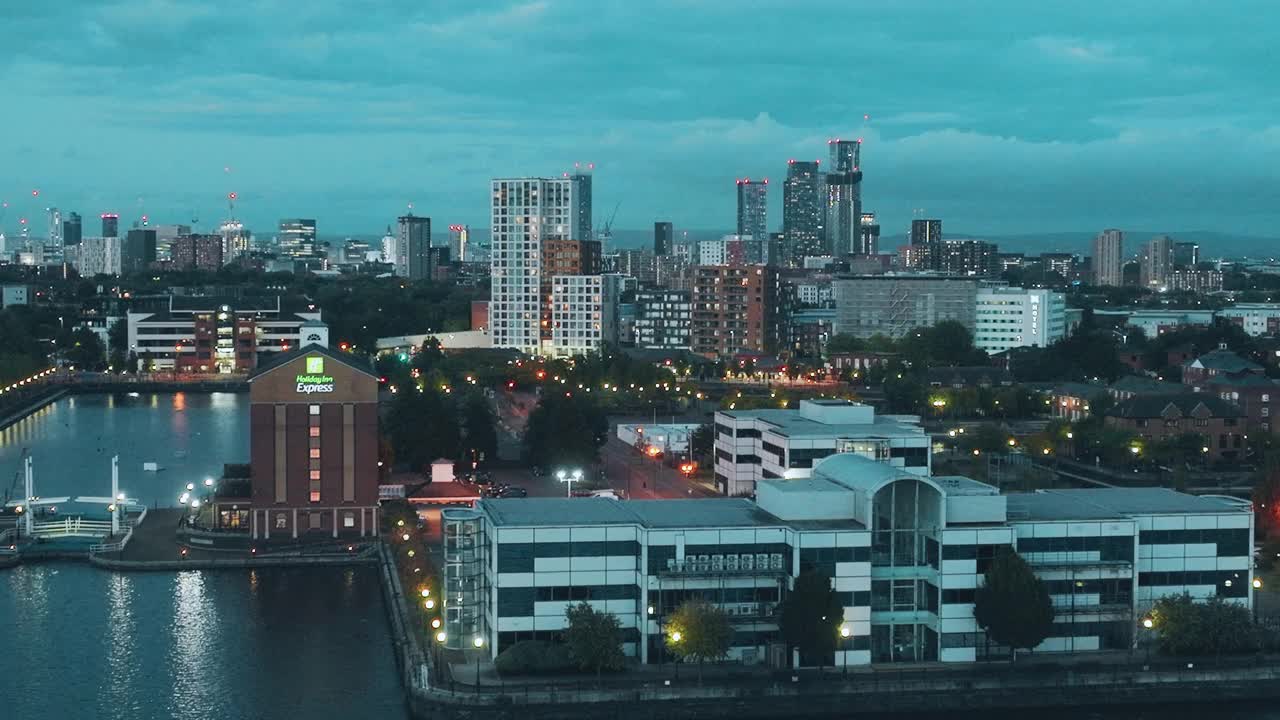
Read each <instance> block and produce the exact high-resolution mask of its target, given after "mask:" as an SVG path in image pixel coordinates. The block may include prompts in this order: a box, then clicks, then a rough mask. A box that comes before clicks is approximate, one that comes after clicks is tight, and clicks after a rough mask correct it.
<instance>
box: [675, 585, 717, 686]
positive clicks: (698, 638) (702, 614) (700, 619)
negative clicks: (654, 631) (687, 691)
mask: <svg viewBox="0 0 1280 720" xmlns="http://www.w3.org/2000/svg"><path fill="white" fill-rule="evenodd" d="M666 632H667V637H666V643H667V650H668V651H670V652H671V654H673V655H675V656H676V657H678V658H680V659H681V660H685V661H689V660H692V661H694V662H697V663H698V682H699V683H701V682H702V663H703V661H704V660H719V659H720V658H722V657H724V656H725V655H726V654H727V653H728V652H729V643H730V641H731V640H732V639H733V626H732V625H730V624H729V616H728V615H726V614H725V612H724V611H723V610H721V609H720V608H718V607H716V606H714V605H712V604H711V603H709V602H707V601H706V600H701V599H699V600H686V601H685V602H684V603H682V604H681V605H680V607H678V608H676V611H675V612H673V613H671V615H670V616H669V617H668V618H667V622H666Z"/></svg>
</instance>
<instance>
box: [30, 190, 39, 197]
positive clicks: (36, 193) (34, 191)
mask: <svg viewBox="0 0 1280 720" xmlns="http://www.w3.org/2000/svg"><path fill="white" fill-rule="evenodd" d="M31 197H40V191H39V190H32V191H31Z"/></svg>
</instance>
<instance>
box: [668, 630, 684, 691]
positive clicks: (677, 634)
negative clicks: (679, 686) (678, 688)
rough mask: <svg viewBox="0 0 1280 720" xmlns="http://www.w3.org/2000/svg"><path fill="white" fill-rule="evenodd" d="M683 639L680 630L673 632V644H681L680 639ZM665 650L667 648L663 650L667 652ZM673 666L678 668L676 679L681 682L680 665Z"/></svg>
mask: <svg viewBox="0 0 1280 720" xmlns="http://www.w3.org/2000/svg"><path fill="white" fill-rule="evenodd" d="M681 637H683V635H681V634H680V631H679V630H675V631H673V632H672V633H671V642H673V643H679V642H680V638H681ZM665 649H666V648H663V650H664V651H665ZM672 664H673V665H675V668H676V679H677V680H679V679H680V663H672Z"/></svg>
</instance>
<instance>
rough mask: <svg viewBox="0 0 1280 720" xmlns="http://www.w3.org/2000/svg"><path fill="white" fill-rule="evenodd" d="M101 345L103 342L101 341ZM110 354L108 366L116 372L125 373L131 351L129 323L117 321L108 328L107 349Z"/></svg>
mask: <svg viewBox="0 0 1280 720" xmlns="http://www.w3.org/2000/svg"><path fill="white" fill-rule="evenodd" d="M99 345H101V341H99ZM106 350H107V351H108V352H109V353H110V355H109V356H108V358H107V359H108V364H109V365H110V366H111V367H112V369H114V370H115V372H124V371H125V369H126V368H125V363H126V362H127V360H128V357H129V356H128V350H129V323H127V322H125V321H124V320H117V321H115V322H114V323H112V324H111V327H109V328H107V348H106Z"/></svg>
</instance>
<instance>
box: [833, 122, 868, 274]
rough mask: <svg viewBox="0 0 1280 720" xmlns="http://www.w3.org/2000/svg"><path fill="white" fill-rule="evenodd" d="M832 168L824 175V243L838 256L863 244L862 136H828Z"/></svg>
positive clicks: (852, 251) (856, 250)
mask: <svg viewBox="0 0 1280 720" xmlns="http://www.w3.org/2000/svg"><path fill="white" fill-rule="evenodd" d="M827 150H828V151H829V152H830V153H831V171H830V172H828V173H827V175H826V178H825V179H826V185H827V208H826V211H827V218H826V226H825V228H824V231H825V232H826V235H827V237H826V240H825V242H824V245H825V246H826V250H827V252H828V253H830V254H831V255H835V256H837V257H839V256H841V255H848V254H850V253H856V252H858V248H859V247H860V246H861V244H862V139H861V138H859V139H857V140H828V141H827Z"/></svg>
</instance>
